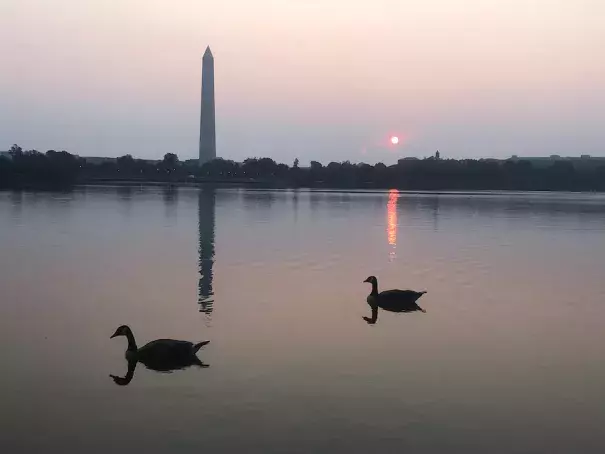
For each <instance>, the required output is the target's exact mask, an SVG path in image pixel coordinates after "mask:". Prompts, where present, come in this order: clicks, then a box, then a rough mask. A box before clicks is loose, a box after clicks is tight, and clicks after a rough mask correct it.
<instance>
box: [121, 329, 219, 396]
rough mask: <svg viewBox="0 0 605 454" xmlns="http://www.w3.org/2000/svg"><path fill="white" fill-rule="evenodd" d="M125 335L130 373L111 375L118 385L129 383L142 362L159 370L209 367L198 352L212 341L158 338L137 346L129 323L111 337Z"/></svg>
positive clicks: (169, 370)
mask: <svg viewBox="0 0 605 454" xmlns="http://www.w3.org/2000/svg"><path fill="white" fill-rule="evenodd" d="M118 336H125V337H126V339H128V347H127V348H126V353H125V357H126V360H127V361H128V373H127V374H126V376H125V377H116V376H114V375H111V378H113V379H114V381H115V382H116V384H118V385H127V384H128V383H130V380H132V377H133V376H134V370H135V368H136V365H137V363H142V364H143V365H144V366H145V367H147V368H148V369H151V370H155V371H158V372H171V371H173V370H177V369H185V368H187V367H190V366H198V367H203V368H206V367H209V366H208V365H207V364H204V363H202V362H201V361H200V359H199V358H198V357H197V355H196V353H197V352H198V351H199V349H200V348H202V347H203V346H204V345H206V344H208V343H209V342H210V341H202V342H198V343H197V344H193V343H192V342H188V341H182V340H174V339H157V340H154V341H151V342H149V343H148V344H145V345H143V346H142V347H141V348H137V343H136V341H135V340H134V334H133V333H132V330H131V329H130V327H129V326H128V325H122V326H120V327H118V329H116V332H115V333H113V335H112V336H111V337H110V339H113V338H114V337H118Z"/></svg>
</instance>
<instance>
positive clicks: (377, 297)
mask: <svg viewBox="0 0 605 454" xmlns="http://www.w3.org/2000/svg"><path fill="white" fill-rule="evenodd" d="M364 282H368V283H370V284H372V291H371V293H370V294H369V295H368V298H367V302H368V304H369V306H370V308H371V309H372V317H363V319H364V320H365V321H366V322H368V324H369V325H373V324H375V323H376V322H377V321H378V308H381V309H383V310H385V311H388V312H399V313H401V312H416V311H420V312H426V311H425V310H424V309H422V308H421V307H420V306H418V304H417V303H416V301H418V299H419V298H420V297H421V296H422V295H424V294H425V293H426V291H422V292H416V291H414V290H399V289H395V290H384V291H382V292H380V293H378V279H377V278H376V276H370V277H368V278H367V279H366V280H365V281H364Z"/></svg>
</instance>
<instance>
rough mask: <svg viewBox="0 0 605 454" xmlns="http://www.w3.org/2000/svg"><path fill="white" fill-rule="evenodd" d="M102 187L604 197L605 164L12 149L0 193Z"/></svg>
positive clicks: (0, 174)
mask: <svg viewBox="0 0 605 454" xmlns="http://www.w3.org/2000/svg"><path fill="white" fill-rule="evenodd" d="M103 181H139V182H173V183H180V182H193V183H203V182H215V183H221V182H225V183H229V182H231V183H237V184H245V183H253V184H257V185H264V186H268V187H317V188H347V189H355V188H358V189H361V188H367V189H372V188H374V189H387V188H396V189H403V190H523V191H554V190H559V191H605V165H601V166H593V167H589V168H586V167H581V168H580V167H576V166H574V164H573V163H572V162H571V161H566V160H557V161H553V163H552V164H551V165H550V166H547V167H536V166H533V165H532V163H531V162H529V161H524V160H522V159H520V160H506V161H498V160H482V159H479V160H476V159H461V160H456V159H437V158H435V157H431V158H426V159H405V160H401V161H399V163H398V164H395V165H391V166H387V165H385V164H383V163H378V164H376V165H370V164H365V163H360V164H353V163H351V162H349V161H344V162H330V163H329V164H327V165H323V164H321V163H320V162H317V161H311V165H310V167H300V166H299V162H298V159H296V160H295V161H294V163H293V164H292V166H288V165H286V164H283V163H277V162H275V161H274V160H273V159H270V158H249V159H246V160H244V161H243V162H235V161H231V160H226V159H220V158H218V159H215V160H213V161H210V162H207V163H205V164H204V165H202V166H201V167H200V166H198V163H197V160H189V161H181V160H179V158H178V156H177V155H176V154H174V153H166V155H164V158H163V159H162V160H160V161H149V160H143V159H135V158H133V157H132V156H131V155H124V156H121V157H119V158H117V159H115V160H107V161H102V162H99V163H96V162H91V161H90V160H86V159H85V158H82V157H79V156H76V155H72V154H70V153H68V152H66V151H55V150H49V151H47V152H46V153H40V152H38V151H36V150H29V151H24V150H22V149H21V147H19V146H18V145H13V146H12V147H11V149H10V158H6V157H0V187H4V188H15V187H59V186H71V185H74V184H86V183H93V182H103Z"/></svg>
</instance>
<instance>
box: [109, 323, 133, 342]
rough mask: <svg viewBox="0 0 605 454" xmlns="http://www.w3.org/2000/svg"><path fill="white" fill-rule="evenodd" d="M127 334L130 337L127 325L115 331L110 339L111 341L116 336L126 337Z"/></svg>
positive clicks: (130, 332) (130, 331)
mask: <svg viewBox="0 0 605 454" xmlns="http://www.w3.org/2000/svg"><path fill="white" fill-rule="evenodd" d="M129 334H130V335H131V336H132V330H131V329H130V327H128V325H122V326H120V327H119V328H118V329H116V332H115V333H113V335H112V336H111V337H110V339H113V338H114V337H118V336H128V335H129Z"/></svg>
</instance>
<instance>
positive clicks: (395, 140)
mask: <svg viewBox="0 0 605 454" xmlns="http://www.w3.org/2000/svg"><path fill="white" fill-rule="evenodd" d="M391 143H392V144H393V145H397V144H398V143H399V137H397V136H392V137H391Z"/></svg>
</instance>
